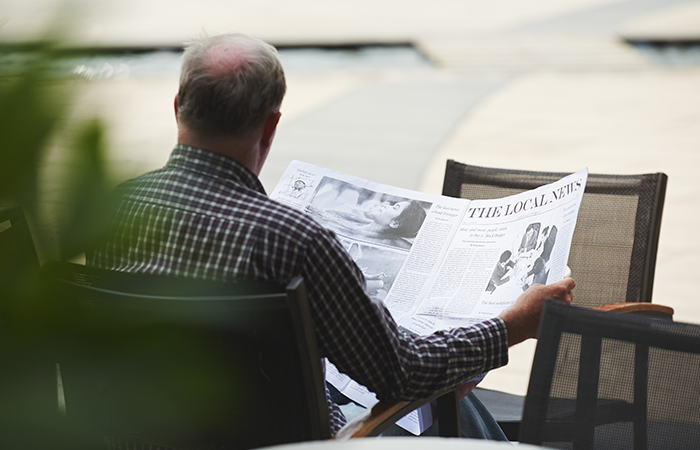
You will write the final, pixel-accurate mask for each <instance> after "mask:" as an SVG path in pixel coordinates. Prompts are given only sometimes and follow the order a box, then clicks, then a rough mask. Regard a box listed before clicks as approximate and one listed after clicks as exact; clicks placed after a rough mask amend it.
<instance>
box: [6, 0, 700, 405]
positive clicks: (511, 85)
mask: <svg viewBox="0 0 700 450" xmlns="http://www.w3.org/2000/svg"><path fill="white" fill-rule="evenodd" d="M203 31H206V32H207V33H209V34H217V33H221V32H232V31H236V32H244V33H249V34H252V35H255V36H258V37H260V38H262V39H264V40H266V41H268V42H270V43H271V44H273V45H275V46H277V47H278V48H279V49H280V53H281V57H282V61H283V64H284V66H285V69H286V72H287V78H288V80H287V81H288V94H287V97H286V99H285V101H284V104H283V107H282V112H283V116H282V121H281V123H280V128H279V130H278V132H277V137H276V141H275V143H274V145H273V150H272V153H271V156H270V158H269V159H268V163H267V165H266V166H265V168H264V170H263V173H262V175H261V179H262V181H263V184H264V185H265V187H266V188H267V190H268V191H271V190H272V188H273V187H274V185H275V184H276V182H277V181H278V179H279V178H280V176H281V174H282V172H283V171H284V169H285V168H286V167H287V165H288V164H289V162H290V161H292V160H293V159H299V160H303V161H306V162H309V163H313V164H317V165H321V166H324V167H328V168H331V169H335V170H340V171H343V172H347V173H350V174H353V175H357V176H360V177H363V178H367V179H370V180H372V181H376V182H380V183H385V184H391V185H396V186H400V187H404V188H409V189H416V190H422V191H426V192H431V193H440V192H441V186H442V177H443V174H444V166H445V162H446V160H447V159H448V158H451V159H455V160H457V161H460V162H464V163H467V164H473V165H482V166H490V167H505V168H520V169H532V170H548V171H549V170H552V171H570V172H573V171H576V170H578V169H580V168H582V167H585V166H587V167H588V168H589V170H590V172H593V173H619V174H633V173H647V172H665V173H666V174H667V175H668V176H669V184H668V191H667V195H666V205H665V210H664V218H663V223H662V230H661V239H660V244H659V254H658V260H657V269H656V281H655V285H654V300H653V301H654V302H655V303H661V304H665V305H669V306H672V307H673V308H675V310H676V315H675V320H677V321H682V322H693V323H700V302H698V301H696V298H695V297H696V294H695V293H694V287H695V286H694V282H693V281H692V280H693V277H691V276H690V275H688V274H687V273H686V272H688V271H690V270H691V269H693V270H694V269H695V268H697V267H698V266H700V264H698V263H699V262H700V260H699V256H698V253H700V240H698V239H696V237H694V236H696V231H693V230H697V229H698V228H699V227H698V221H700V176H698V173H697V172H696V170H698V166H694V164H697V163H698V162H700V1H697V0H694V1H690V0H625V1H619V0H488V1H486V0H431V1H430V2H428V1H417V0H403V1H394V0H372V1H368V0H352V1H349V0H325V1H322V0H297V1H294V2H289V1H281V0H257V1H238V0H226V1H222V0H200V1H198V2H186V1H179V0H170V1H167V2H166V1H161V0H120V1H116V0H91V1H83V2H78V1H59V0H5V1H4V2H3V3H2V4H0V49H1V50H2V51H1V52H0V87H2V86H6V85H8V83H12V82H13V81H16V80H17V79H18V76H21V73H23V71H24V70H25V69H24V67H25V64H26V58H25V55H26V52H27V49H28V48H29V47H28V46H29V43H31V42H36V41H37V40H42V39H47V38H48V39H50V40H51V42H54V50H56V49H58V50H59V51H60V53H61V56H62V57H61V58H60V61H57V62H55V63H54V64H53V65H52V66H51V69H50V70H51V73H52V74H53V75H55V76H56V77H58V78H60V79H61V80H62V81H63V82H65V83H67V84H68V85H69V86H68V88H67V89H68V90H69V93H68V94H65V95H63V96H62V97H60V102H61V107H60V108H58V109H57V110H56V112H55V114H54V116H53V119H54V122H52V124H53V125H52V127H51V130H50V133H48V132H47V139H46V141H45V146H44V147H42V148H43V149H42V151H41V152H40V153H39V158H38V161H39V169H38V171H37V172H36V173H35V174H34V175H35V176H36V179H37V192H36V196H35V200H36V204H37V205H38V206H37V209H38V210H42V211H48V212H47V213H44V214H36V219H35V223H34V227H35V231H36V233H37V234H40V235H42V236H47V237H46V238H45V239H44V242H43V244H42V245H41V246H40V248H39V252H40V258H41V259H42V260H44V259H46V258H49V257H56V255H57V254H58V253H61V254H65V252H64V251H63V250H61V249H59V247H60V246H59V245H58V244H57V242H58V237H57V233H58V231H57V230H58V229H59V228H60V226H65V224H61V223H59V222H60V220H61V219H60V216H61V214H60V212H61V211H62V209H63V208H65V207H66V204H65V203H63V200H61V198H62V197H61V195H63V194H64V192H63V190H64V188H63V186H64V184H63V181H64V180H65V179H66V178H71V176H72V175H70V174H71V168H72V167H73V165H74V164H75V159H74V156H72V153H71V152H72V151H73V150H74V149H75V145H76V144H75V142H76V139H78V141H80V139H83V142H84V141H85V139H88V140H89V141H90V142H92V144H91V145H93V148H99V149H100V152H101V153H99V154H100V155H101V156H102V157H103V159H101V160H99V161H97V162H98V163H99V164H102V162H104V164H103V166H104V167H105V168H106V170H107V171H106V172H105V177H106V179H107V180H108V184H109V185H110V186H111V185H114V184H115V183H117V182H119V181H121V180H124V179H126V178H129V177H133V176H136V175H138V174H140V173H143V172H145V171H148V170H152V169H155V168H158V167H160V166H161V165H162V164H163V163H164V162H165V161H166V159H167V157H168V154H169V153H170V151H171V149H172V147H173V145H174V144H175V139H176V124H175V119H174V110H173V99H174V96H175V93H176V91H177V85H178V70H179V52H180V49H181V46H182V44H183V42H184V41H186V40H187V39H188V38H191V37H196V36H197V35H199V34H200V33H201V32H203ZM68 50H70V51H68ZM18 74H20V75H18ZM56 101H57V100H55V98H54V97H51V98H49V99H47V102H48V104H53V103H52V102H54V103H55V102H56ZM6 106H7V105H6ZM0 108H2V105H0ZM42 110H43V107H42V106H37V109H36V110H35V111H42ZM8 114H9V116H8ZM27 115H28V116H36V114H35V113H33V112H32V111H29V112H27ZM11 116H12V113H11V112H10V113H7V111H6V116H5V117H11ZM94 118H97V119H98V122H91V121H92V120H93V119H94ZM8 123H9V122H5V123H4V126H5V128H4V130H5V131H4V132H3V135H4V134H5V132H7V131H8V130H9V128H8V127H9V126H10V125H8ZM85 123H92V124H97V125H93V129H92V130H93V131H92V134H90V133H89V130H88V134H87V135H86V134H85V127H84V126H83V124H85ZM77 124H81V125H80V126H78V125H77ZM0 126H2V125H0ZM95 127H96V128H95ZM81 136H82V137H81ZM85 136H87V137H85ZM0 142H1V141H0ZM7 149H8V147H2V146H0V152H7V151H8V150H7ZM5 161H6V159H5ZM7 169H8V167H7V166H6V167H5V170H6V171H7ZM0 172H2V168H0ZM0 197H2V196H0ZM689 273H690V274H691V275H692V273H691V272H689ZM574 275H575V274H574ZM533 349H534V342H530V343H526V344H522V345H520V346H518V347H516V348H514V349H513V351H512V353H511V363H510V364H509V365H508V366H507V367H506V368H503V369H499V370H497V371H494V372H492V373H491V374H490V375H489V376H488V377H487V378H486V379H485V380H484V382H483V384H482V386H484V387H491V388H496V389H499V390H505V391H508V392H512V393H517V394H524V393H525V391H526V388H527V380H528V376H529V371H530V365H531V358H532V351H533Z"/></svg>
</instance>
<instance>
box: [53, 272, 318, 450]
mask: <svg viewBox="0 0 700 450" xmlns="http://www.w3.org/2000/svg"><path fill="white" fill-rule="evenodd" d="M41 275H42V281H43V284H44V286H45V288H46V291H45V292H46V293H47V295H51V296H53V297H55V302H54V305H55V308H56V310H55V315H56V318H57V320H58V321H60V322H61V323H64V324H65V326H64V332H62V333H60V336H57V339H56V348H57V361H58V362H59V364H60V373H61V379H62V384H63V392H64V395H65V410H66V418H67V419H68V423H69V424H70V426H72V427H75V429H76V430H77V431H76V435H77V436H79V437H80V439H83V438H85V437H86V436H87V439H88V440H89V438H90V437H91V436H92V437H94V438H96V439H98V440H99V439H101V436H103V435H104V436H108V437H109V438H108V442H110V443H111V444H112V446H113V447H119V445H123V444H124V443H125V442H126V441H132V442H134V441H135V442H140V443H143V442H147V443H149V444H150V445H152V446H154V445H155V446H159V448H167V447H171V448H172V447H174V448H217V449H219V448H221V449H246V448H254V447H261V446H267V445H275V444H281V443H288V442H298V441H305V440H315V439H327V438H329V437H330V425H329V418H328V411H327V407H326V397H325V384H324V379H323V372H322V366H321V360H320V358H319V356H318V351H317V348H316V341H315V335H314V331H313V326H312V322H311V316H310V311H309V307H308V303H307V299H306V291H305V288H304V283H303V281H302V280H301V279H300V278H297V279H295V280H292V282H291V283H290V284H289V285H288V286H287V287H286V288H285V287H284V286H281V285H279V284H276V283H267V282H261V281H244V280H241V281H238V282H234V283H228V282H227V283H215V282H204V281H198V280H190V279H182V278H172V277H162V276H156V275H143V274H127V273H122V272H114V271H108V270H101V269H96V268H93V267H85V266H79V265H76V264H70V263H61V262H57V261H50V262H48V263H47V264H45V265H44V267H42V269H41ZM154 448H155V447H154Z"/></svg>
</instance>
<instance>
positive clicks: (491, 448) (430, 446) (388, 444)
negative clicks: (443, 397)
mask: <svg viewBox="0 0 700 450" xmlns="http://www.w3.org/2000/svg"><path fill="white" fill-rule="evenodd" d="M507 448H510V449H514V450H520V449H522V450H529V449H541V448H542V447H538V446H534V445H529V444H511V443H509V442H497V441H486V440H482V439H465V438H439V437H383V438H363V439H351V440H348V441H333V440H328V441H311V442H299V443H295V444H284V445H277V446H273V447H267V449H270V450H273V449H274V450H504V449H507Z"/></svg>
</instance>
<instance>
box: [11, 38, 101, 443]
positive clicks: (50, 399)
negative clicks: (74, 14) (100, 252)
mask: <svg viewBox="0 0 700 450" xmlns="http://www.w3.org/2000/svg"><path fill="white" fill-rule="evenodd" d="M22 50H23V52H22V53H23V58H21V60H19V61H14V63H13V64H11V65H9V64H8V65H6V66H5V67H3V68H2V69H3V70H2V73H0V210H2V209H3V208H4V207H8V206H21V207H22V209H23V211H24V213H25V215H26V216H27V218H28V219H29V222H30V223H31V224H32V225H33V226H32V237H33V240H34V243H35V244H36V246H37V247H38V248H39V250H40V253H48V254H50V255H51V256H53V257H60V258H61V259H67V258H71V257H74V256H75V255H77V254H79V253H81V252H82V251H84V249H85V248H86V246H87V245H89V244H90V243H91V242H94V240H95V239H97V238H98V237H99V236H100V235H101V234H102V233H103V232H104V231H105V230H106V228H105V224H106V222H105V220H106V215H105V212H106V208H108V204H107V202H106V200H105V199H106V198H107V191H108V189H109V186H110V185H111V184H110V182H109V180H108V176H107V172H106V164H105V158H104V144H103V134H104V131H103V127H102V125H101V124H100V122H99V121H97V120H89V121H87V122H86V123H83V124H70V128H72V129H75V130H76V133H75V136H76V138H75V139H74V140H73V142H69V143H68V144H67V145H65V148H63V149H61V150H62V153H63V154H62V155H61V157H62V158H65V160H66V161H69V164H66V165H63V164H59V165H57V166H56V167H54V166H48V167H47V163H46V159H47V156H48V154H49V151H50V150H51V148H52V146H53V145H54V144H55V137H56V135H57V133H59V132H60V131H61V130H63V129H65V128H66V127H67V126H68V125H69V124H68V123H67V118H68V117H70V107H71V104H70V101H71V99H72V97H73V94H74V91H73V88H74V86H73V85H72V82H71V78H70V75H66V74H62V72H61V70H59V69H58V67H59V64H60V63H61V59H62V52H60V51H59V50H58V48H57V46H56V42H52V41H50V40H46V41H42V42H37V43H33V44H30V45H25V46H23V49H22ZM5 51H7V50H6V49H4V48H3V47H0V58H2V57H3V56H5V55H3V52H5ZM12 51H16V50H15V49H12ZM47 174H48V176H49V177H51V178H52V179H53V180H54V181H52V184H51V189H52V190H54V191H55V192H54V194H56V195H52V201H54V202H56V204H55V205H48V204H47V202H46V201H45V200H42V189H44V188H45V182H46V180H45V177H46V176H47ZM50 211H51V212H50ZM51 213H53V214H55V215H56V217H49V216H50V214H51ZM39 223H44V224H45V223H49V224H51V223H52V224H54V227H55V228H56V230H51V232H49V231H48V228H47V227H46V226H43V225H38V224H39ZM2 225H3V224H0V226H2ZM0 229H1V228H0ZM56 236H58V242H55V243H54V247H56V249H54V251H53V252H43V250H44V248H43V247H44V246H46V245H47V243H49V242H52V241H55V237H56ZM6 244H7V243H6ZM12 244H13V243H12V242H10V243H9V245H12ZM17 245H19V244H17ZM9 253H10V252H8V251H6V250H5V249H4V248H0V258H8V255H9ZM29 259H32V258H29ZM36 264H37V261H36V257H34V259H33V261H29V260H28V259H26V258H25V259H18V260H13V261H9V262H8V260H3V261H0V267H2V269H0V270H2V273H0V358H2V362H1V363H0V448H2V449H7V450H10V449H38V448H52V449H60V448H66V449H69V448H70V449H79V448H92V445H93V443H92V442H82V437H81V436H82V434H80V433H75V432H74V430H71V428H70V427H69V426H67V424H66V423H65V421H64V420H61V418H60V417H59V415H58V414H57V393H56V392H57V391H56V365H55V358H54V353H53V352H54V348H53V344H54V343H55V341H57V340H58V339H59V336H62V335H65V334H66V332H67V331H68V330H66V327H69V325H68V323H67V322H66V321H65V319H66V318H65V317H63V316H61V313H60V311H57V310H56V309H55V308H54V303H53V302H52V300H53V299H50V298H46V296H42V295H39V292H40V289H39V280H38V277H37V273H36V269H37V267H36Z"/></svg>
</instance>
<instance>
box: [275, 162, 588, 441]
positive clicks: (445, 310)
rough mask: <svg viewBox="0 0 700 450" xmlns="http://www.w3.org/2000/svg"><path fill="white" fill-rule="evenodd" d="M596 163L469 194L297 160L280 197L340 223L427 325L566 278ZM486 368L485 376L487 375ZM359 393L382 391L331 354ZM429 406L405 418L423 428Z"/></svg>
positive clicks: (486, 314)
mask: <svg viewBox="0 0 700 450" xmlns="http://www.w3.org/2000/svg"><path fill="white" fill-rule="evenodd" d="M587 176H588V170H587V169H582V170H580V171H578V172H576V173H574V174H571V175H569V176H567V177H564V178H562V179H561V180H559V181H557V182H555V183H552V184H549V185H545V186H541V187H539V188H537V189H533V190H531V191H527V192H523V193H520V194H517V195H513V196H510V197H504V198H501V199H494V200H468V199H459V198H452V197H445V196H441V195H434V194H425V193H421V192H416V191H410V190H406V189H401V188H396V187H392V186H387V185H382V184H378V183H374V182H370V181H367V180H363V179H360V178H357V177H352V176H350V175H347V174H343V173H340V172H335V171H331V170H328V169H323V168H320V167H317V166H313V165H310V164H306V163H302V162H299V161H294V162H292V163H291V164H290V166H289V167H288V168H287V171H286V172H285V174H284V175H283V177H282V179H281V180H280V182H279V183H278V185H277V186H276V187H275V189H274V190H273V192H272V194H271V195H270V197H271V198H274V199H275V200H277V201H279V202H281V203H284V204H287V205H289V206H291V207H293V208H295V209H298V210H300V211H304V212H306V213H307V214H309V215H310V216H311V217H312V218H314V219H315V220H316V221H317V222H319V223H320V224H321V225H323V226H324V227H326V228H328V229H330V230H332V231H334V232H335V233H336V235H337V236H338V239H339V240H340V242H341V243H342V245H343V246H344V247H345V249H346V250H347V251H348V254H349V255H350V256H351V257H352V259H353V260H354V261H355V263H356V264H357V265H358V267H359V268H360V269H361V271H362V273H363V274H364V277H365V284H366V289H367V293H368V294H369V296H370V297H371V298H372V299H373V300H376V301H381V302H383V303H384V304H385V305H386V307H387V308H388V309H389V311H390V312H391V314H392V316H393V317H394V320H395V321H396V322H397V324H398V325H399V327H400V328H401V329H402V330H406V332H409V333H414V334H419V335H425V334H430V333H433V332H435V331H438V330H441V329H446V328H453V327H464V326H470V325H472V324H474V323H477V322H481V321H483V320H485V319H489V318H492V317H495V316H497V315H498V314H500V313H501V312H502V311H503V310H505V309H507V308H508V307H510V306H511V305H512V304H513V303H514V302H515V300H516V299H517V298H518V297H519V296H520V294H522V293H523V292H524V291H525V290H527V288H528V287H530V286H531V285H532V284H535V283H541V284H547V283H552V282H555V281H558V280H560V279H562V278H563V277H564V276H565V274H566V273H567V266H566V264H567V260H568V256H569V249H570V247H571V239H572V236H573V232H574V228H575V226H576V218H577V215H578V210H579V207H580V205H581V199H582V198H583V192H584V189H585V185H586V179H587ZM482 377H483V376H482ZM326 379H327V381H328V382H330V383H331V384H333V385H334V386H335V387H336V388H338V390H340V391H341V392H342V393H343V394H345V395H346V396H347V397H349V398H351V399H352V400H353V401H355V402H357V403H359V404H361V405H363V406H365V407H371V406H372V405H373V404H375V403H376V402H377V399H376V397H375V396H374V394H373V393H372V392H369V391H368V390H367V389H366V388H364V387H363V386H361V385H359V384H358V383H355V382H354V381H352V380H351V379H350V378H349V377H347V375H345V374H342V373H340V372H339V371H338V370H337V369H336V368H335V367H334V366H333V365H332V364H330V363H327V370H326ZM431 423H432V415H431V413H430V408H429V407H425V408H422V409H421V410H420V411H414V412H413V413H411V414H409V415H407V416H406V417H404V418H403V419H401V420H400V421H399V422H397V424H399V425H400V426H402V427H403V428H405V429H406V430H408V431H410V432H411V433H413V434H420V433H421V432H422V431H423V430H424V429H425V428H427V426H429V425H430V424H431Z"/></svg>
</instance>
